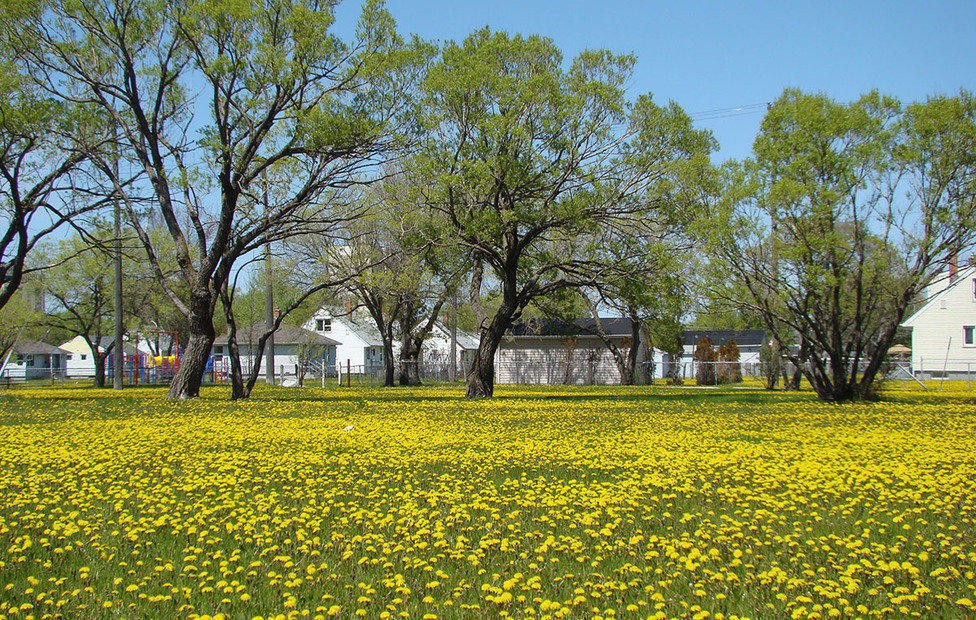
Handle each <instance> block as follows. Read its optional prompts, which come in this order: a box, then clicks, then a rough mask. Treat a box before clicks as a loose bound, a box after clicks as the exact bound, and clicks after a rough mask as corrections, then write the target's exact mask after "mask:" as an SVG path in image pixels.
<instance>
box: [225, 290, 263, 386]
mask: <svg viewBox="0 0 976 620" xmlns="http://www.w3.org/2000/svg"><path fill="white" fill-rule="evenodd" d="M220 302H221V305H223V307H224V318H226V319H227V356H228V357H230V399H231V400H238V399H241V398H247V397H248V395H249V393H248V391H247V390H246V389H245V387H244V366H243V365H242V364H241V349H240V347H239V346H238V344H237V318H236V317H235V316H234V306H233V303H232V300H231V298H230V293H229V291H228V290H227V286H226V285H225V286H222V287H221V290H220ZM260 364H261V359H260V358H258V359H257V360H252V368H253V367H254V366H260Z"/></svg>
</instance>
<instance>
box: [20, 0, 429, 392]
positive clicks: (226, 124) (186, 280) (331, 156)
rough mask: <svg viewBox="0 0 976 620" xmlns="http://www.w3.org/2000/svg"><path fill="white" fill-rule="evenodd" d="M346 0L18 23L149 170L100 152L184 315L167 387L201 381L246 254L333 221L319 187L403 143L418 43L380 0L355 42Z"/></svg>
mask: <svg viewBox="0 0 976 620" xmlns="http://www.w3.org/2000/svg"><path fill="white" fill-rule="evenodd" d="M335 5H336V3H334V2H324V1H323V2H320V1H318V0H294V1H291V0H258V1H256V2H252V1H246V0H224V1H220V2H211V1H210V0H177V1H175V2H171V1H166V2H163V1H162V0H77V1H72V2H67V1H55V2H52V3H43V4H41V3H39V4H38V7H37V10H36V11H35V13H34V14H33V15H31V16H28V17H27V18H25V19H23V20H22V21H21V23H20V24H18V28H19V31H20V32H23V33H24V36H23V40H22V42H21V43H22V49H21V53H22V54H23V55H25V56H26V57H28V58H29V59H30V66H31V68H32V70H33V72H34V75H35V78H36V79H37V80H38V81H40V82H41V83H42V84H43V85H44V86H45V87H46V88H47V89H48V92H49V94H50V95H51V96H53V97H63V98H67V99H71V100H75V101H79V102H83V103H85V104H86V105H92V106H96V107H98V108H99V109H100V110H101V111H102V112H103V113H104V114H105V115H106V116H108V117H109V118H110V119H111V120H112V122H113V123H114V125H115V127H116V131H117V136H118V144H117V150H118V152H120V153H121V154H122V156H123V157H124V160H123V162H122V169H123V171H125V170H134V171H136V172H137V173H139V174H140V175H141V183H138V184H132V185H129V186H125V187H123V186H122V184H121V183H120V179H119V178H118V174H117V173H116V168H115V166H114V163H113V162H112V161H110V160H109V159H108V158H106V160H104V161H103V165H102V166H101V167H102V172H103V174H105V175H106V176H108V177H109V178H112V179H113V180H114V181H115V186H116V190H117V191H119V192H120V193H122V195H123V198H124V201H125V206H126V209H127V211H128V213H129V216H130V218H131V220H132V224H133V226H134V228H135V231H136V233H137V234H138V237H139V239H140V240H141V242H142V245H143V246H144V249H145V251H146V254H147V257H148V262H149V264H150V265H153V266H154V268H155V269H154V271H155V272H156V277H157V278H158V279H159V281H160V282H161V283H162V285H163V287H164V289H165V291H166V294H167V295H168V296H169V297H170V299H171V300H172V302H173V303H174V304H175V305H176V307H177V308H179V310H180V312H181V313H183V315H185V316H186V318H187V323H188V330H189V336H188V341H187V343H186V347H185V349H184V351H183V354H182V358H181V364H180V368H179V371H178V372H177V373H176V376H175V377H174V379H173V382H172V384H171V386H170V392H169V395H170V397H173V398H192V397H196V396H198V394H199V388H200V383H201V380H202V376H203V371H204V368H205V364H206V361H207V358H208V357H209V355H210V348H211V345H212V344H213V341H214V337H215V333H214V312H215V307H216V303H217V301H218V299H219V298H220V291H221V290H222V288H225V287H226V283H227V281H228V278H229V276H230V274H231V273H232V270H233V266H234V263H235V262H236V261H237V260H238V259H239V258H240V257H242V256H244V255H246V254H248V253H249V252H251V251H253V250H255V249H256V248H258V247H260V246H261V245H263V244H265V243H268V242H270V241H274V240H280V239H284V238H288V237H290V236H292V235H296V234H307V233H309V232H314V231H316V230H328V229H331V228H332V227H334V226H335V225H336V216H335V214H334V213H332V212H331V209H330V206H329V205H330V203H329V201H326V200H322V197H323V196H324V195H328V193H329V192H332V191H334V190H336V189H337V188H343V187H348V186H349V185H351V184H355V183H357V182H360V181H362V180H363V179H364V178H365V177H366V176H367V175H368V173H369V172H370V171H371V170H372V169H373V168H374V167H375V165H376V164H377V162H378V160H379V159H380V158H381V157H382V156H383V154H384V153H386V152H388V151H390V150H391V144H389V142H390V140H389V136H390V132H389V129H390V126H391V124H393V123H395V122H396V121H397V119H398V115H399V114H400V112H401V111H402V110H403V100H404V98H403V96H402V95H403V89H402V87H401V83H400V81H399V79H400V78H401V77H402V76H403V72H401V71H400V69H401V68H402V67H403V66H404V63H405V62H406V61H408V60H409V56H410V54H409V53H408V52H406V51H404V45H403V42H402V41H401V40H400V38H399V37H398V35H397V33H396V31H395V26H394V23H393V20H392V18H391V17H390V15H389V14H388V13H387V12H386V11H385V10H384V8H383V7H382V5H381V4H380V3H378V2H366V3H365V4H364V6H363V8H362V12H361V16H360V18H359V21H358V24H357V27H356V29H355V32H354V34H353V35H352V36H351V39H350V40H349V41H348V42H347V41H343V40H341V39H340V38H339V37H338V36H337V35H336V34H334V32H333V29H334V28H333V27H334V22H335ZM34 42H39V43H34ZM32 44H33V45H34V47H29V46H30V45H32ZM282 170H285V171H288V172H289V174H280V171H282ZM147 209H149V210H152V211H154V212H155V217H156V218H157V219H158V220H161V221H162V223H163V224H164V227H165V230H166V231H167V233H168V235H169V238H170V239H171V240H172V242H173V247H175V254H176V262H177V264H178V267H179V274H180V280H181V285H182V284H185V288H183V287H182V286H181V287H180V288H181V289H182V291H184V292H183V294H181V290H177V288H176V287H173V286H168V285H167V282H168V281H167V279H166V278H165V277H164V274H163V273H162V270H161V269H160V268H159V267H158V265H159V261H160V252H159V248H158V247H157V244H156V243H154V241H153V238H152V237H151V235H149V234H148V233H147V231H146V224H145V222H146V213H145V211H146V210H147Z"/></svg>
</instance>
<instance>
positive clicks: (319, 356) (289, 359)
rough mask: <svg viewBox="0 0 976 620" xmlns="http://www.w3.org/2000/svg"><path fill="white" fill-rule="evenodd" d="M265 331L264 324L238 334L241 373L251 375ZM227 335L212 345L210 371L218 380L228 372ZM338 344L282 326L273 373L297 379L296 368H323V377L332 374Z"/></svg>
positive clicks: (261, 370)
mask: <svg viewBox="0 0 976 620" xmlns="http://www.w3.org/2000/svg"><path fill="white" fill-rule="evenodd" d="M264 332H265V326H264V324H263V323H261V324H258V325H251V326H249V327H245V328H244V329H241V330H239V331H238V332H237V348H238V352H239V353H240V356H241V366H242V367H243V370H244V374H245V375H247V374H249V373H250V372H251V368H252V366H253V365H254V362H255V359H256V358H257V343H258V340H259V339H260V337H261V335H263V334H264ZM228 338H229V334H227V333H225V334H223V335H222V336H220V337H219V338H217V339H216V340H214V346H213V357H212V359H213V370H214V372H215V373H216V374H217V378H222V377H224V376H226V375H227V373H229V372H230V358H229V357H228V355H227V341H228ZM338 344H339V343H338V342H336V341H335V340H333V339H331V338H327V337H325V336H323V335H321V334H318V333H315V332H311V331H309V330H307V329H302V328H300V327H293V326H290V325H282V326H281V327H279V328H278V331H276V332H275V335H274V365H275V373H276V374H277V373H281V374H282V376H298V375H299V366H301V367H303V370H305V371H306V372H312V373H313V374H315V373H316V372H320V369H321V368H322V367H323V364H324V367H325V369H326V374H329V373H330V372H333V371H334V368H335V360H336V357H335V356H336V353H335V352H336V346H337V345H338ZM265 359H266V358H262V361H261V365H260V366H259V368H258V376H259V377H264V376H265V361H264V360H265Z"/></svg>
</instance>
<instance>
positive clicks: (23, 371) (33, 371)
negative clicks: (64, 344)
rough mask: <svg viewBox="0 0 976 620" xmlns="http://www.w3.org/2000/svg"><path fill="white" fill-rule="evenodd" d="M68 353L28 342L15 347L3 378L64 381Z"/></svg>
mask: <svg viewBox="0 0 976 620" xmlns="http://www.w3.org/2000/svg"><path fill="white" fill-rule="evenodd" d="M67 360H68V352H67V351H65V350H64V349H61V348H59V347H55V346H53V345H50V344H47V343H46V342H38V341H37V340H26V341H24V342H19V343H17V344H15V345H14V348H13V350H12V351H11V352H10V356H9V358H8V359H7V360H6V364H5V365H4V367H3V376H4V377H5V378H7V379H10V380H11V381H27V380H30V379H52V378H53V379H63V378H64V371H65V364H66V363H67Z"/></svg>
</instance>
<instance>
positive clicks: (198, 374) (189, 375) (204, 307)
mask: <svg viewBox="0 0 976 620" xmlns="http://www.w3.org/2000/svg"><path fill="white" fill-rule="evenodd" d="M215 301H216V300H215V299H214V297H213V296H212V295H211V293H210V291H209V290H207V291H205V292H199V293H195V294H193V296H192V298H191V305H190V316H189V317H188V319H189V332H190V334H189V337H188V338H187V343H186V348H184V349H183V352H182V354H181V355H180V367H179V369H177V371H176V374H175V375H173V381H172V383H170V385H169V393H168V394H167V397H168V398H173V399H179V400H186V399H189V398H199V397H200V385H201V384H202V383H203V373H204V371H205V370H206V368H207V360H208V359H209V358H210V349H211V347H212V346H213V342H214V340H215V339H216V334H215V333H214V326H213V311H214V302H215Z"/></svg>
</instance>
